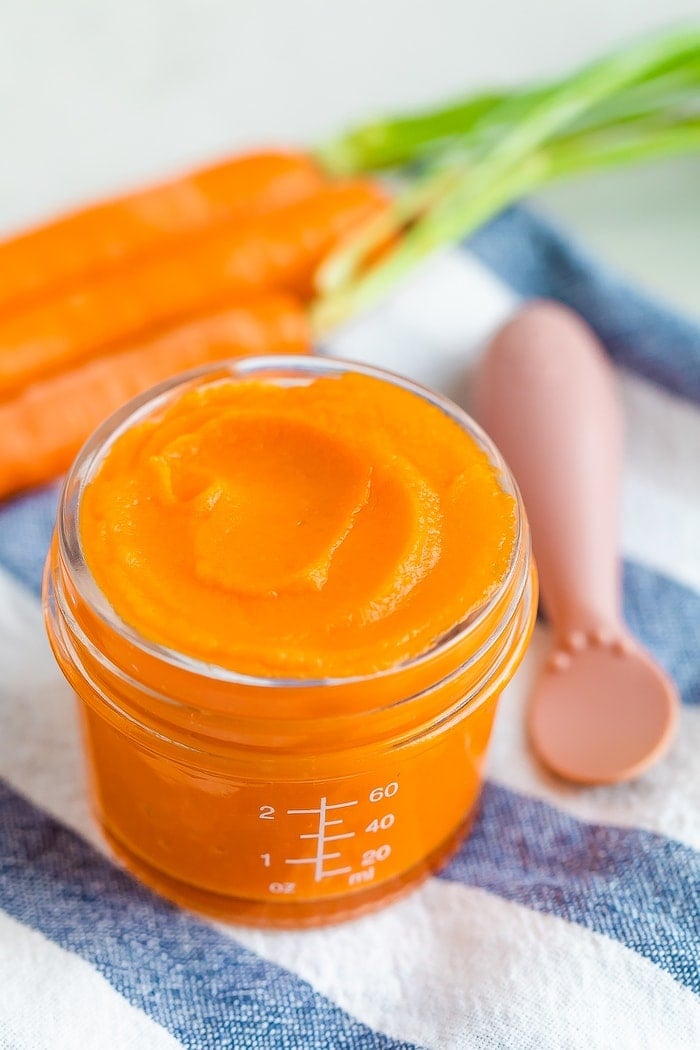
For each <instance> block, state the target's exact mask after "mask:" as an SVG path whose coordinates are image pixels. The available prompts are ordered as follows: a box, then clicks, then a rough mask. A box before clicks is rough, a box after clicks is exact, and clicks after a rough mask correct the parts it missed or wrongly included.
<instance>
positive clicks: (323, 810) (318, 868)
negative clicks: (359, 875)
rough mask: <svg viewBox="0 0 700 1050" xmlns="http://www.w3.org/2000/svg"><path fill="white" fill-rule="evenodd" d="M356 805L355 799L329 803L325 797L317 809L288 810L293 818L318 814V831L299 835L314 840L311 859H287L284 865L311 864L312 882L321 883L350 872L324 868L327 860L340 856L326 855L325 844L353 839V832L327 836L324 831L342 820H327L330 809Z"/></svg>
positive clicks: (343, 868) (349, 868) (342, 869)
mask: <svg viewBox="0 0 700 1050" xmlns="http://www.w3.org/2000/svg"><path fill="white" fill-rule="evenodd" d="M357 804H358V800H357V799H353V800H352V801H350V802H332V803H329V802H328V800H327V798H326V796H325V795H324V796H323V798H322V799H321V800H320V802H319V804H318V808H316V809H288V810H287V814H288V815H289V816H295V815H297V814H307V815H308V814H318V831H314V832H306V833H304V834H301V835H299V838H300V839H315V840H316V852H315V854H314V856H313V857H287V858H286V859H285V864H313V866H314V882H321V880H322V879H329V878H331V877H332V876H334V875H347V873H348V872H349V871H352V867H351V866H348V867H341V868H332V869H330V870H328V869H326V868H324V863H325V861H327V860H337V859H338V857H340V856H341V854H340V852H336V853H326V844H327V843H328V842H337V841H338V840H340V839H351V838H354V837H355V832H354V831H348V832H342V833H341V834H339V835H327V834H326V829H327V828H329V827H330V826H331V825H337V824H342V823H343V821H342V818H340V819H336V820H328V819H327V817H326V814H327V812H328V810H331V809H348V808H349V807H350V806H356V805H357Z"/></svg>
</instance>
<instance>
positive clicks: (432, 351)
mask: <svg viewBox="0 0 700 1050" xmlns="http://www.w3.org/2000/svg"><path fill="white" fill-rule="evenodd" d="M532 295H549V296H554V297H557V298H559V299H562V300H563V301H565V302H567V303H569V305H571V306H573V307H574V308H575V309H577V310H579V311H580V312H581V313H582V314H583V315H584V316H585V317H586V318H587V319H588V320H589V322H591V323H592V325H593V326H594V327H595V328H596V329H597V331H598V332H599V334H600V336H601V337H602V339H603V340H604V342H605V344H606V346H607V347H608V349H609V351H610V354H611V356H612V357H613V359H614V361H615V363H616V365H617V366H618V367H619V373H618V375H619V383H620V387H621V390H622V394H623V397H624V401H625V405H626V409H627V416H628V439H629V440H628V454H627V469H626V476H625V494H624V528H623V551H624V556H625V606H626V613H627V617H628V619H629V622H630V624H631V626H632V628H633V630H634V631H635V632H636V633H637V634H638V636H639V637H640V638H641V639H642V640H643V641H644V642H645V643H646V644H647V645H648V647H649V648H650V649H651V650H652V651H653V652H654V653H655V654H656V656H657V657H658V659H659V660H660V661H661V662H662V663H663V664H665V665H666V667H667V668H668V670H669V671H670V672H671V674H672V675H673V676H674V678H675V680H676V681H677V683H678V686H679V688H680V690H681V693H682V696H683V700H684V707H683V714H682V719H681V725H680V732H679V735H678V740H677V742H676V744H675V745H674V747H673V750H672V752H671V753H670V755H669V756H668V757H667V758H666V759H665V761H664V762H663V763H662V764H661V765H659V766H658V767H657V768H656V769H654V770H652V771H651V772H649V773H648V774H647V775H646V776H644V777H643V778H642V779H640V780H639V781H637V782H636V783H633V784H629V785H625V786H618V787H611V788H608V787H606V788H595V789H583V788H575V787H570V786H566V785H563V784H562V783H561V782H558V781H556V780H555V779H554V778H552V777H550V776H548V775H547V774H546V773H545V772H544V771H543V770H542V769H541V768H539V766H537V765H536V763H535V762H534V761H533V760H532V758H531V756H530V754H529V752H528V750H527V747H526V744H525V741H524V738H523V703H524V698H525V696H526V694H527V690H528V684H529V682H530V681H531V680H532V677H533V675H534V673H535V671H536V669H537V667H538V665H539V663H540V661H541V659H542V658H543V655H544V652H545V651H546V648H547V628H546V626H545V625H538V627H537V629H536V634H535V639H534V642H533V645H532V648H531V650H530V652H529V654H528V657H527V658H526V661H525V665H524V666H523V668H522V671H521V672H520V673H519V675H518V676H517V679H516V681H515V682H514V683H513V685H512V686H511V687H510V688H509V690H508V691H507V693H506V695H505V696H504V698H503V701H502V704H501V709H500V713H499V717H498V722H497V727H496V732H495V739H494V742H493V747H492V752H491V756H490V766H489V779H488V783H487V786H486V789H485V795H484V806H483V812H482V814H481V817H480V819H479V822H478V824H477V826H476V827H475V830H474V832H473V834H472V836H471V838H470V839H469V841H468V842H467V843H466V844H465V845H464V846H463V847H462V849H461V850H460V852H459V853H458V855H457V856H456V857H455V858H454V859H453V860H452V861H451V862H450V863H449V864H448V865H447V867H446V868H445V869H444V870H443V871H442V872H441V873H440V875H439V876H437V877H435V878H433V879H431V880H429V881H428V882H427V883H426V884H425V885H424V886H423V887H422V888H420V889H419V890H418V891H416V892H415V893H414V894H413V895H412V896H410V897H408V898H406V899H405V900H403V901H401V902H399V903H397V904H395V905H394V906H392V907H390V908H388V909H386V910H384V911H381V912H378V913H376V914H375V915H371V916H369V917H367V918H364V919H361V920H358V921H356V922H352V923H349V924H346V925H344V926H340V927H337V928H328V929H324V930H317V931H309V932H302V933H293V932H292V933H287V932H285V933H269V932H266V931H259V930H246V929H242V928H238V927H233V926H225V925H223V924H220V923H216V922H213V921H207V920H206V919H202V918H198V917H196V916H194V915H191V914H189V913H187V912H184V911H182V910H180V909H178V908H176V907H174V906H172V905H171V904H169V903H167V902H165V901H163V900H161V899H160V898H158V897H156V896H155V895H153V894H152V893H151V892H150V891H148V890H147V889H144V888H143V887H142V886H140V885H139V884H138V883H137V882H135V881H134V880H133V879H132V878H131V876H130V875H128V874H126V873H125V872H124V871H123V870H122V869H121V868H120V867H119V865H118V864H117V863H116V862H115V861H114V860H113V859H112V858H111V857H110V856H109V854H108V852H107V850H106V848H105V846H104V844H103V842H102V841H101V839H100V836H99V834H98V832H97V830H96V828H95V826H94V824H93V823H92V820H91V817H90V814H89V812H88V808H87V803H86V794H85V790H84V784H83V768H82V762H81V754H80V744H79V741H78V734H77V729H76V722H75V716H74V710H73V701H72V698H71V695H70V691H69V689H68V687H67V685H66V684H65V683H64V681H63V680H62V678H61V676H60V674H59V672H58V670H57V669H56V667H55V665H54V662H53V659H52V657H51V655H50V653H49V651H48V646H47V643H46V641H45V639H44V632H43V628H42V623H41V615H40V605H39V587H40V576H41V567H42V561H43V558H44V554H45V551H46V547H47V543H48V539H49V533H50V529H51V525H52V516H53V513H54V508H55V502H56V488H55V487H52V488H50V489H46V490H43V491H41V492H36V493H32V494H29V495H27V496H25V497H23V498H21V499H18V500H15V501H13V502H10V503H7V504H5V505H4V506H2V507H1V508H0V777H1V779H0V1047H1V1048H2V1050H43V1048H47V1050H49V1048H50V1050H74V1048H75V1050H103V1048H116V1050H132V1048H133V1050H166V1048H168V1050H171V1048H174V1047H178V1046H184V1047H190V1048H197V1050H200V1048H202V1050H205V1048H206V1050H208V1048H212V1050H213V1048H216V1050H225V1048H236V1050H268V1048H270V1050H272V1048H275V1050H277V1048H279V1050H292V1048H294V1050H336V1048H370V1047H371V1048H386V1050H389V1048H397V1047H417V1046H420V1047H431V1048H436V1050H448V1048H464V1050H467V1048H468V1050H472V1048H473V1050H487V1048H488V1050H504V1048H505V1050H508V1048H513V1050H528V1048H532V1050H550V1048H551V1050H569V1048H579V1047H580V1048H582V1050H583V1048H585V1050H597V1048H601V1050H602V1048H604V1050H609V1048H613V1047H614V1048H622V1050H627V1048H629V1050H642V1048H644V1047H649V1048H653V1050H673V1048H694V1047H700V485H699V482H700V469H699V467H698V464H699V462H700V327H697V326H695V325H694V324H692V323H691V322H688V321H683V320H681V319H679V318H678V317H676V316H675V315H674V314H673V313H671V312H669V311H668V310H666V309H664V308H663V307H661V306H659V305H655V304H653V303H651V302H650V301H648V300H647V299H645V298H644V297H643V296H641V295H640V294H639V293H637V292H635V291H633V290H632V289H630V288H629V287H627V286H625V285H624V284H623V283H622V282H621V281H619V280H618V279H617V278H616V277H615V276H613V275H611V274H610V273H606V272H604V271H603V270H602V269H601V267H600V266H599V265H598V264H597V263H594V262H592V261H591V260H590V259H588V258H587V257H586V256H585V254H584V253H582V252H580V251H579V250H578V249H577V248H575V247H572V245H571V244H570V243H569V241H568V240H567V239H566V238H564V237H562V236H561V235H560V234H559V233H558V232H556V231H555V230H552V229H550V228H549V227H548V226H546V224H544V223H542V222H541V221H540V220H539V219H537V218H535V217H533V215H532V214H531V213H529V212H527V211H525V210H520V209H516V210H513V211H510V212H507V213H505V214H504V215H502V216H501V217H499V218H498V219H497V220H496V221H495V222H494V223H492V224H491V225H490V226H489V227H487V228H486V229H484V230H483V231H482V232H481V233H480V234H479V235H478V236H477V237H475V238H474V239H473V240H472V241H471V243H470V245H469V246H468V250H466V251H459V252H457V251H455V252H451V253H448V254H445V255H443V256H442V257H440V258H439V259H436V260H435V261H434V262H433V263H431V265H430V266H429V267H427V268H426V269H425V270H424V271H423V272H422V273H421V274H420V275H419V276H418V277H417V278H416V279H415V280H414V281H412V282H411V284H410V285H407V286H405V287H404V288H403V289H402V290H401V292H400V293H399V294H398V295H396V296H395V297H394V298H393V299H392V300H391V301H390V302H388V303H386V304H385V306H384V307H383V308H382V309H381V310H379V311H378V312H377V313H375V314H374V315H373V316H372V317H369V318H367V319H365V320H363V321H361V322H358V323H357V324H356V325H354V326H353V327H351V328H349V329H347V330H345V331H344V332H342V333H341V334H339V335H338V336H337V337H336V338H335V339H334V340H333V342H332V345H329V347H328V348H327V349H328V350H330V351H332V352H333V353H335V354H337V355H338V356H343V357H349V358H353V359H361V360H366V361H370V362H372V363H376V364H380V365H384V366H386V367H389V368H393V369H395V370H397V371H400V372H404V373H406V374H409V375H410V376H412V377H414V378H416V379H418V380H420V381H422V382H426V383H429V384H431V385H433V386H435V387H437V388H439V389H441V390H443V391H445V392H447V393H448V394H450V395H452V396H453V397H456V399H458V400H461V401H463V402H464V403H466V404H467V407H468V391H469V380H468V373H469V369H470V367H472V366H473V362H474V361H475V359H476V357H477V355H478V352H479V347H480V345H481V344H483V341H484V339H485V338H486V337H487V336H488V335H489V334H490V333H491V332H492V331H493V330H494V328H495V327H496V326H497V325H498V324H499V323H500V322H502V321H503V320H504V319H505V318H506V317H507V316H508V315H509V314H510V313H512V311H513V310H514V309H516V308H517V305H518V302H519V300H520V299H521V298H522V297H528V296H532Z"/></svg>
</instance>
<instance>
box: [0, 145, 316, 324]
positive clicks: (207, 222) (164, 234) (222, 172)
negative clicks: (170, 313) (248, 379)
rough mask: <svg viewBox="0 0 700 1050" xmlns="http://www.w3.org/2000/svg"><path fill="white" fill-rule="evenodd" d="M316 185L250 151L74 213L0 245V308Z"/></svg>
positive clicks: (295, 157) (297, 166)
mask: <svg viewBox="0 0 700 1050" xmlns="http://www.w3.org/2000/svg"><path fill="white" fill-rule="evenodd" d="M322 183H323V178H322V175H321V173H320V171H319V170H318V169H317V168H316V167H315V166H314V164H313V162H312V160H311V159H310V158H309V157H306V156H305V155H304V154H300V153H256V154H250V155H247V156H242V157H234V158H232V159H231V160H228V161H225V162H224V163H222V164H217V165H215V166H213V167H209V168H203V169H201V170H200V171H195V172H192V173H191V174H188V175H184V176H181V177H180V178H177V179H173V180H171V181H169V182H164V183H161V184H160V185H158V186H154V187H151V188H149V189H145V190H139V191H137V192H135V193H130V194H128V195H126V196H123V197H116V198H114V199H113V200H108V201H105V202H104V203H101V204H96V205H93V206H92V207H89V208H85V209H83V210H82V211H76V212H73V213H72V214H70V215H66V216H64V217H61V218H59V219H56V220H55V221H53V222H50V223H48V224H46V225H44V226H39V227H37V228H36V229H33V230H30V231H29V232H28V233H25V234H22V235H20V236H18V237H13V238H11V239H9V240H6V241H0V310H4V309H6V308H7V307H8V306H9V305H11V304H13V303H14V304H16V303H17V302H18V301H20V300H23V299H26V298H27V297H36V296H37V295H44V294H45V293H46V292H47V291H48V290H53V289H55V288H57V287H66V286H67V285H69V284H71V283H75V282H76V281H80V280H82V279H83V278H85V277H87V276H88V275H94V274H95V273H100V272H104V271H105V270H108V269H110V268H113V267H114V266H115V265H118V264H120V263H123V262H124V261H126V260H132V259H135V258H139V257H143V256H144V255H147V254H152V253H153V252H154V251H162V250H164V249H167V248H169V247H170V246H171V245H172V244H173V243H174V242H175V241H176V240H177V239H179V238H181V237H183V236H184V235H187V234H191V233H196V232H199V231H201V230H203V229H206V228H208V227H212V226H214V225H216V224H217V223H220V222H224V221H231V220H234V219H236V220H239V219H241V218H242V217H245V218H252V217H255V216H257V215H260V214H262V213H264V212H266V211H269V210H270V209H272V208H277V207H282V206H284V205H286V204H290V203H291V202H292V201H295V200H300V199H301V198H302V197H305V196H308V195H309V194H310V193H312V192H314V191H315V190H317V189H318V188H319V187H320V186H321V185H322Z"/></svg>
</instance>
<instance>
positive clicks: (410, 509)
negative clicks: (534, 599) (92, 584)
mask: <svg viewBox="0 0 700 1050" xmlns="http://www.w3.org/2000/svg"><path fill="white" fill-rule="evenodd" d="M79 531H80V540H81V544H82V549H83V553H84V557H85V559H86V562H87V565H88V567H89V569H90V571H91V572H92V574H93V576H94V578H95V580H96V582H97V584H98V586H99V587H100V588H101V590H102V591H103V593H104V594H105V595H106V596H108V599H109V602H110V604H111V605H112V607H113V609H114V610H115V612H116V613H117V614H118V615H119V616H120V617H121V619H122V620H124V621H126V622H127V623H128V624H130V625H131V626H132V627H134V628H136V629H137V630H138V631H139V632H140V633H141V634H142V635H143V636H144V637H146V638H147V639H149V640H151V641H154V642H156V643H159V644H161V645H163V646H166V647H168V648H170V649H174V650H177V651H179V652H181V653H184V654H187V655H189V656H192V657H195V658H198V659H200V660H202V661H206V662H208V663H215V664H218V665H219V666H222V667H225V668H229V669H232V670H235V671H238V672H241V673H244V674H247V675H255V676H264V677H268V678H273V679H278V678H295V679H299V678H305V679H308V678H314V679H318V678H343V677H348V676H357V675H368V674H372V673H374V672H377V671H383V670H386V669H388V668H391V667H393V666H396V665H400V664H403V663H405V662H407V661H410V660H411V659H412V658H414V657H417V656H419V655H420V654H422V653H425V652H426V651H428V650H429V649H430V648H431V647H432V646H434V645H435V643H436V642H437V641H438V640H439V639H440V638H441V637H443V636H444V635H446V634H448V632H450V631H451V630H452V629H453V628H454V627H455V626H456V625H458V624H460V623H462V622H463V621H464V620H465V619H466V618H467V617H468V616H469V614H470V613H472V612H473V611H474V610H475V609H476V608H477V607H479V606H480V605H482V604H483V603H484V601H485V600H486V599H487V598H488V597H489V596H490V595H491V594H492V593H493V591H494V590H495V589H496V588H497V587H498V586H499V584H500V583H501V581H502V580H503V578H504V576H505V574H506V572H507V569H508V566H509V564H510V562H511V558H512V556H513V549H514V544H515V541H516V531H517V530H516V513H515V502H514V499H513V497H512V496H511V495H509V494H507V493H506V492H505V491H504V490H503V488H502V487H501V485H500V484H499V481H498V477H497V473H496V470H495V468H494V467H493V466H492V464H491V463H490V461H489V459H488V457H487V455H486V453H485V452H484V451H483V450H482V449H481V448H479V446H478V445H477V443H476V442H475V440H474V439H473V438H471V437H470V436H469V434H468V433H467V432H466V431H465V430H464V429H463V428H462V427H460V426H459V425H458V423H457V422H456V421H455V420H453V419H452V418H451V417H450V416H449V415H448V414H446V413H445V412H443V411H442V410H441V409H440V408H439V407H438V406H436V405H434V404H431V403H430V402H428V401H427V400H424V399H422V398H420V397H417V396H416V395H415V394H414V393H412V392H411V391H410V390H407V389H404V388H402V387H400V386H398V385H393V384H390V383H388V382H385V381H382V380H380V379H378V378H375V377H373V376H370V375H365V374H359V373H352V372H348V373H345V374H340V375H329V376H320V377H315V378H311V379H310V380H307V381H302V382H298V381H295V382H293V383H286V384H285V383H280V382H270V381H265V380H263V379H256V378H241V379H234V380H224V381H218V382H215V383H210V384H205V385H202V386H197V387H196V388H194V389H189V390H186V392H185V393H182V394H180V395H179V396H177V397H176V398H175V400H174V401H171V402H170V403H168V404H167V406H166V407H165V408H164V409H161V410H159V411H157V412H156V414H153V415H151V416H148V417H146V418H145V419H143V420H142V421H140V422H137V423H135V424H133V425H132V426H131V427H129V428H128V429H127V430H126V431H125V432H123V433H121V434H119V435H118V436H117V437H116V439H115V440H114V441H113V443H112V445H111V447H110V448H109V450H108V452H107V455H106V456H105V458H104V461H103V462H102V464H101V466H100V467H99V469H98V470H97V472H96V473H95V474H94V475H93V477H92V479H91V480H90V482H89V484H88V485H87V486H86V488H85V490H84V492H83V496H82V502H81V506H80V517H79Z"/></svg>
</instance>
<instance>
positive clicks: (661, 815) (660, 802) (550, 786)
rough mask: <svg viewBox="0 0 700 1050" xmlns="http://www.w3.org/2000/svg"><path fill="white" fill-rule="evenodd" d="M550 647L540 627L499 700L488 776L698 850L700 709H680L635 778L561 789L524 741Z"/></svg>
mask: <svg viewBox="0 0 700 1050" xmlns="http://www.w3.org/2000/svg"><path fill="white" fill-rule="evenodd" d="M549 644H550V642H549V629H548V628H547V627H545V626H543V625H542V624H538V625H537V627H536V628H535V634H534V638H533V642H532V645H531V646H530V649H529V651H528V653H527V655H526V657H525V660H524V661H523V664H522V666H521V668H520V671H519V672H518V675H517V676H516V678H515V679H514V680H513V682H511V684H510V686H509V687H508V688H507V689H506V691H505V692H504V694H503V696H502V697H501V701H500V704H499V709H498V715H497V718H496V725H495V728H494V733H493V739H492V743H491V752H490V755H489V764H488V773H489V776H490V777H492V778H493V779H494V780H497V781H499V783H501V784H505V785H506V786H507V787H510V788H513V789H514V790H516V791H521V792H523V793H524V794H527V795H532V796H535V797H536V798H541V799H544V801H546V802H550V803H551V804H552V805H554V806H558V807H559V808H560V809H563V810H565V811H566V812H567V813H570V814H571V815H572V816H575V817H579V818H580V819H581V820H587V821H591V822H593V823H600V824H619V825H623V826H625V827H638V828H644V829H646V830H648V831H657V832H659V834H662V835H666V836H668V837H670V838H676V839H679V840H680V841H682V842H685V843H687V844H688V845H689V846H693V847H694V848H695V849H700V777H699V776H698V755H699V754H700V708H697V707H690V706H688V705H687V704H686V705H684V706H683V708H682V709H681V715H680V725H679V729H678V734H677V736H676V739H675V741H674V743H673V745H672V747H671V750H670V752H669V753H668V755H666V757H665V758H664V759H663V761H661V762H658V763H657V764H656V765H655V766H653V767H652V768H651V769H650V770H648V772H646V773H645V774H644V776H642V777H640V778H639V779H638V780H634V781H632V782H631V783H626V784H616V785H612V786H608V787H579V786H577V785H575V784H567V783H566V782H565V781H563V780H560V779H559V778H558V777H556V776H554V775H553V774H550V773H548V772H547V770H546V769H544V768H543V767H542V766H540V764H539V763H538V762H537V761H536V759H535V758H534V757H533V755H532V752H531V751H530V748H529V746H528V743H527V740H526V736H525V706H526V703H527V698H528V696H529V693H530V687H531V684H532V683H533V682H534V680H535V677H536V675H537V673H538V671H539V668H540V666H541V664H542V662H543V660H544V659H545V657H546V654H547V652H548V649H549Z"/></svg>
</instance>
